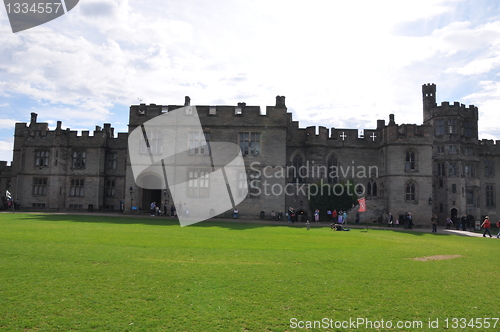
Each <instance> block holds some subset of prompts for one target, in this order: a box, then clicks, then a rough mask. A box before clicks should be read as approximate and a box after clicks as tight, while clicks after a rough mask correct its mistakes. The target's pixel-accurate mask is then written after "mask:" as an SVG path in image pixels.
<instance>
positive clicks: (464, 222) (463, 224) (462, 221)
mask: <svg viewBox="0 0 500 332" xmlns="http://www.w3.org/2000/svg"><path fill="white" fill-rule="evenodd" d="M460 225H461V227H462V230H463V231H466V230H467V216H466V215H465V214H462V217H460Z"/></svg>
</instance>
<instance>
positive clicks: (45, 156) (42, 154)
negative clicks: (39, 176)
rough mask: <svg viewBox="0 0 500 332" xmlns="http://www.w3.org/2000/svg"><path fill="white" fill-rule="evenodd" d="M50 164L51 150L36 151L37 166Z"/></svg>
mask: <svg viewBox="0 0 500 332" xmlns="http://www.w3.org/2000/svg"><path fill="white" fill-rule="evenodd" d="M46 166H49V151H35V167H46Z"/></svg>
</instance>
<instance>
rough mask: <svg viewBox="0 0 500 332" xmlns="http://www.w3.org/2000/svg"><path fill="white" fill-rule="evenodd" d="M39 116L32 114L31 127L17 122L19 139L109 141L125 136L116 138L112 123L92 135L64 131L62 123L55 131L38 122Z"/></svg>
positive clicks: (83, 132)
mask: <svg viewBox="0 0 500 332" xmlns="http://www.w3.org/2000/svg"><path fill="white" fill-rule="evenodd" d="M37 116H38V115H37V114H36V113H31V122H30V123H29V125H28V124H27V123H26V122H17V123H16V124H15V135H16V136H18V137H23V136H27V137H35V138H37V137H42V138H55V137H56V136H61V135H64V136H67V137H68V138H79V139H80V138H88V139H92V138H96V139H102V138H103V137H106V136H107V137H108V138H109V139H117V138H122V139H123V136H122V137H120V135H118V136H119V137H115V135H114V128H113V127H111V124H110V123H105V124H104V129H102V128H101V127H100V126H96V127H95V130H94V131H93V133H92V134H91V133H90V131H89V130H81V131H78V130H71V129H70V128H66V129H64V130H63V129H62V122H61V121H57V126H56V128H55V129H54V130H50V129H49V124H48V123H46V122H36V121H37Z"/></svg>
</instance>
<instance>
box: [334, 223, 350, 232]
mask: <svg viewBox="0 0 500 332" xmlns="http://www.w3.org/2000/svg"><path fill="white" fill-rule="evenodd" d="M330 228H331V230H332V231H346V232H347V231H350V230H351V229H350V228H344V227H343V226H342V225H341V224H330Z"/></svg>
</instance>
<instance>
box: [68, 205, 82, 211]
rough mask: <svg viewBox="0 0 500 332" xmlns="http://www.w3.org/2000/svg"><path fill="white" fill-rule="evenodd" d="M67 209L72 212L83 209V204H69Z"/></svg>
mask: <svg viewBox="0 0 500 332" xmlns="http://www.w3.org/2000/svg"><path fill="white" fill-rule="evenodd" d="M69 208H70V209H72V210H78V209H83V204H70V205H69Z"/></svg>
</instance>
